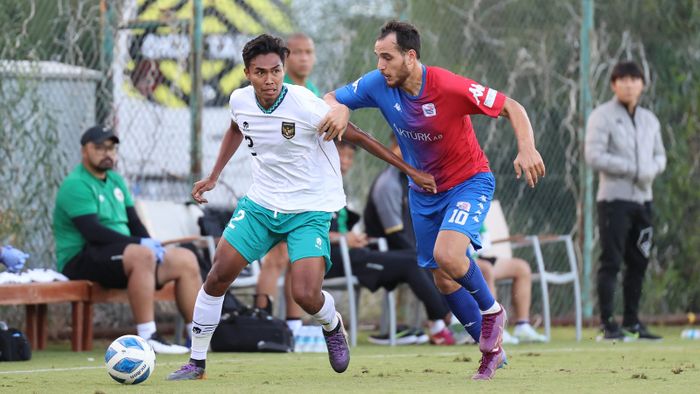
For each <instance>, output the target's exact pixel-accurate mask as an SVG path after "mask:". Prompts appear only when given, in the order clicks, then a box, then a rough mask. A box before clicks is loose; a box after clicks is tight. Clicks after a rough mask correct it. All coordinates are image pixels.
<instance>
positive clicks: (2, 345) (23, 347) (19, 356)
mask: <svg viewBox="0 0 700 394" xmlns="http://www.w3.org/2000/svg"><path fill="white" fill-rule="evenodd" d="M31 358H32V348H31V346H30V345H29V341H28V340H27V337H26V336H24V333H22V331H20V330H18V329H16V328H7V325H6V324H5V323H4V322H0V361H27V360H29V359H31Z"/></svg>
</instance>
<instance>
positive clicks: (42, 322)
mask: <svg viewBox="0 0 700 394" xmlns="http://www.w3.org/2000/svg"><path fill="white" fill-rule="evenodd" d="M47 309H48V308H47V306H46V304H39V305H37V321H36V331H37V342H39V345H38V348H39V350H44V349H46V339H47V337H48V335H49V333H48V327H47V324H48V323H47V321H46V315H47V313H48V312H47Z"/></svg>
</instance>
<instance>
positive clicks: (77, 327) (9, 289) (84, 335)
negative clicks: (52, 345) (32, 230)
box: [0, 280, 175, 351]
mask: <svg viewBox="0 0 700 394" xmlns="http://www.w3.org/2000/svg"><path fill="white" fill-rule="evenodd" d="M155 299H156V301H173V300H174V299H175V285H174V283H173V282H170V283H168V284H167V285H166V286H164V287H163V288H162V289H161V290H159V291H157V292H156V294H155ZM64 302H70V303H71V304H72V319H71V325H72V333H71V347H72V349H73V351H85V350H92V334H93V331H92V318H93V305H94V304H100V303H114V302H128V297H127V293H126V290H120V289H104V288H103V287H102V286H100V285H98V284H97V283H93V282H90V281H87V280H71V281H67V282H50V283H37V282H32V283H21V284H15V283H12V284H4V285H0V305H25V306H26V308H25V310H26V321H25V322H26V335H27V339H28V340H29V343H30V344H31V345H32V349H33V350H42V349H45V348H46V339H47V336H48V331H47V324H48V322H47V319H46V317H47V304H54V303H64Z"/></svg>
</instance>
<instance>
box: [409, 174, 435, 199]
mask: <svg viewBox="0 0 700 394" xmlns="http://www.w3.org/2000/svg"><path fill="white" fill-rule="evenodd" d="M408 176H409V177H411V179H413V183H415V184H416V185H418V187H420V188H421V189H423V190H425V191H426V192H429V193H433V194H435V193H437V184H436V183H435V178H434V177H433V176H432V175H430V174H428V173H427V172H423V171H419V170H414V171H412V172H411V173H410V174H408Z"/></svg>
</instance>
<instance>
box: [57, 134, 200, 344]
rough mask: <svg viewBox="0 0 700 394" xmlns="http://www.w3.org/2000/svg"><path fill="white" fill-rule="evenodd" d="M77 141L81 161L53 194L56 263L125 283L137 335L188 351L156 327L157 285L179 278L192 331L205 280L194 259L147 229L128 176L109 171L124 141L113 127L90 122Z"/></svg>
mask: <svg viewBox="0 0 700 394" xmlns="http://www.w3.org/2000/svg"><path fill="white" fill-rule="evenodd" d="M80 144H81V145H82V149H81V154H82V160H81V163H80V164H78V166H76V167H75V169H73V171H71V172H70V173H69V174H68V176H67V177H66V179H64V181H63V183H62V184H61V187H60V189H59V191H58V195H57V196H56V207H55V209H54V214H53V232H54V238H55V240H56V254H57V260H58V264H57V265H58V270H59V271H61V272H63V274H64V275H66V276H67V277H69V278H70V279H87V280H91V281H94V282H97V283H99V284H100V285H102V286H104V287H106V288H118V289H123V288H125V289H126V290H127V293H128V296H129V303H130V304H131V310H132V311H133V314H134V320H135V321H136V329H137V332H138V335H139V336H141V337H142V338H144V339H145V340H146V341H148V343H149V344H150V345H151V346H152V347H153V350H155V351H156V352H157V353H166V354H183V353H187V352H189V349H187V348H186V347H184V346H178V345H173V344H170V343H168V342H167V341H165V340H164V339H163V338H162V337H161V336H160V335H159V334H158V332H157V331H156V324H155V320H154V306H153V305H154V294H155V291H156V289H158V288H161V287H162V286H163V285H165V284H166V283H167V282H169V281H172V280H174V281H175V298H176V303H177V306H178V309H179V310H180V313H182V315H183V317H184V319H185V322H186V323H187V328H188V332H189V331H190V329H191V326H192V313H193V309H194V302H195V299H196V297H197V291H198V290H199V288H200V287H201V285H202V282H201V277H200V274H199V265H198V263H197V258H196V257H195V255H194V254H193V253H192V252H191V251H189V250H187V249H184V248H175V247H174V248H168V249H165V248H163V246H162V245H161V243H160V241H158V240H155V239H153V238H151V237H150V236H149V235H148V231H146V228H145V227H144V226H143V224H142V223H141V221H140V220H139V218H138V216H137V215H136V210H135V209H134V201H133V198H132V196H131V193H130V192H129V189H128V188H127V186H126V182H125V181H124V178H122V177H121V176H120V175H119V174H117V173H116V172H115V171H113V170H112V168H113V167H114V164H115V163H116V161H117V146H118V144H119V138H117V136H115V135H114V133H113V131H112V130H110V129H105V128H103V127H102V126H94V127H91V128H90V129H88V130H87V131H85V133H84V134H83V135H82V137H81V139H80Z"/></svg>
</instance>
